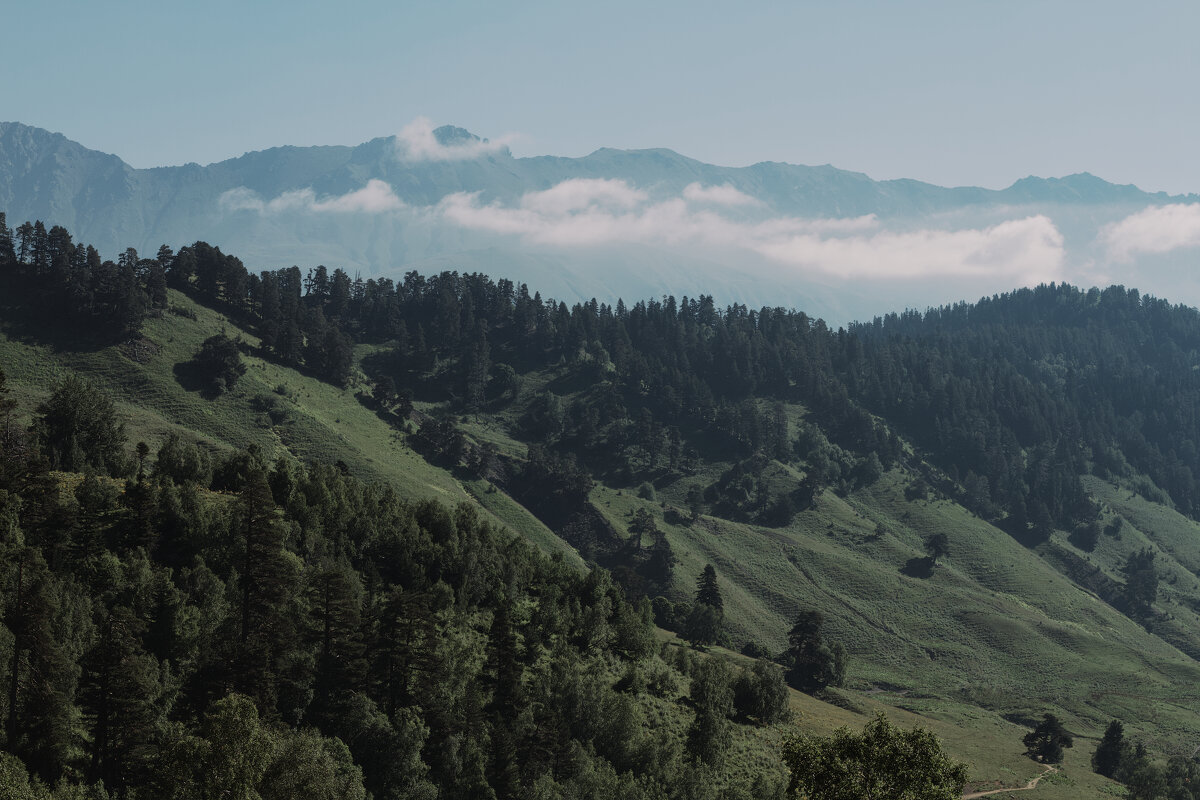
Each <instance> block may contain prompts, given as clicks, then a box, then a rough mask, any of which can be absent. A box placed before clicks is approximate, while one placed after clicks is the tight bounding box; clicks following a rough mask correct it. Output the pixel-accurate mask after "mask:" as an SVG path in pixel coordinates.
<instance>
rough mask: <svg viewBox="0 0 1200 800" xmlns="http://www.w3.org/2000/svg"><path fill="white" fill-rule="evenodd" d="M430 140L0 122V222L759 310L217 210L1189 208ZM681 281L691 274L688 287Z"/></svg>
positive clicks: (380, 234)
mask: <svg viewBox="0 0 1200 800" xmlns="http://www.w3.org/2000/svg"><path fill="white" fill-rule="evenodd" d="M432 133H433V140H435V141H436V145H435V144H433V143H432V142H430V143H429V146H430V147H434V148H445V153H450V154H453V153H455V152H456V151H455V150H454V149H453V148H465V149H464V150H463V151H462V152H463V153H466V154H467V157H443V156H442V154H441V153H440V151H436V152H434V154H433V157H423V158H407V157H405V155H404V153H403V152H402V148H401V145H400V143H399V142H398V140H397V138H396V137H381V138H377V139H372V140H371V141H368V142H365V143H363V144H360V145H357V146H354V147H349V146H337V145H335V146H314V147H294V146H283V147H274V148H270V149H267V150H262V151H256V152H250V153H246V154H245V155H242V156H239V157H237V158H232V159H228V160H225V161H221V162H217V163H214V164H209V165H207V166H201V165H199V164H195V163H189V164H184V165H182V166H170V167H156V168H151V169H135V168H133V167H131V166H129V165H128V164H126V163H125V162H124V161H122V160H121V159H120V158H118V157H117V156H115V155H110V154H106V153H101V152H98V151H95V150H90V149H88V148H86V147H84V146H83V145H81V144H79V143H77V142H75V141H72V140H71V139H68V138H67V137H65V136H63V135H62V134H58V133H51V132H49V131H46V130H43V129H40V128H35V127H31V126H28V125H24V124H21V123H16V122H7V123H0V210H4V211H6V212H7V213H8V217H9V220H10V221H23V220H25V219H42V220H43V221H45V222H47V224H61V225H64V226H65V227H67V228H68V229H70V230H71V231H72V232H74V233H76V235H77V236H78V237H79V238H80V239H81V240H83V241H87V242H89V243H92V244H94V245H95V246H96V247H97V248H99V249H100V251H101V253H102V254H104V255H105V256H106V257H108V256H112V255H114V254H115V253H117V252H119V251H120V250H122V249H124V248H125V247H129V246H133V247H136V248H138V249H139V250H154V249H156V248H157V247H158V245H159V244H161V243H164V242H166V243H168V244H171V245H172V246H179V245H180V244H183V243H187V242H192V241H195V240H198V239H204V240H210V241H219V242H221V244H222V246H223V247H227V248H228V249H229V250H230V251H232V252H236V253H238V254H239V255H241V256H243V258H245V259H247V261H248V263H250V264H251V265H252V266H253V267H256V268H267V267H277V266H281V265H285V264H290V263H296V264H299V265H301V266H304V267H311V266H315V265H316V264H318V263H326V264H329V265H331V266H335V265H336V266H343V267H346V268H348V269H353V270H360V271H363V272H365V273H367V274H380V273H393V274H400V273H401V272H402V271H404V270H405V269H409V268H424V267H425V266H426V265H428V264H434V263H436V264H438V265H445V264H447V263H450V264H456V265H458V266H459V267H461V268H462V269H464V270H476V269H478V270H485V271H490V270H491V268H490V267H489V261H490V260H498V261H499V262H500V263H501V265H502V267H503V268H502V270H499V271H504V272H506V273H508V274H512V275H514V276H515V277H518V278H521V279H526V280H529V281H530V282H531V283H534V282H536V283H538V284H539V285H541V286H544V287H547V288H548V289H550V290H552V291H557V292H561V293H562V294H563V295H564V299H577V298H586V297H587V296H589V295H595V296H599V297H607V298H613V297H615V296H617V295H624V296H627V297H631V296H645V295H654V294H660V293H687V291H689V290H692V289H693V288H695V286H703V287H705V288H707V290H708V291H717V292H725V294H726V295H727V297H726V298H725V299H728V300H733V301H739V300H740V301H744V302H751V303H758V302H767V301H777V300H778V297H779V295H780V288H781V286H782V285H783V284H780V285H775V286H771V285H760V284H762V281H761V276H759V278H756V279H755V280H752V281H747V280H745V276H744V275H742V273H741V272H739V271H734V270H730V267H731V266H738V267H741V266H745V265H741V264H737V263H736V262H734V261H732V260H731V259H730V258H729V257H728V256H727V255H717V254H709V253H704V252H701V253H691V254H688V255H681V254H679V253H676V252H673V251H667V250H664V249H662V248H655V247H653V246H647V245H645V244H644V243H640V242H635V243H632V244H631V243H622V242H617V243H616V246H617V249H615V250H610V251H605V252H604V253H600V252H599V251H597V250H596V249H595V248H592V249H591V250H584V249H578V250H573V251H567V250H565V249H562V248H559V249H557V250H553V251H552V252H551V251H536V249H535V251H530V250H529V248H526V247H524V246H523V244H521V243H519V242H516V241H515V240H513V239H512V237H508V238H505V237H503V236H497V235H493V234H491V233H481V232H479V231H476V230H463V229H460V228H456V227H452V226H446V225H442V224H440V223H435V222H430V221H429V215H425V216H424V217H418V218H408V219H404V220H399V219H397V218H395V217H387V216H384V215H379V214H374V215H372V214H339V215H331V214H327V215H322V216H321V218H319V219H318V218H316V217H315V216H314V215H305V214H299V213H291V214H284V213H276V214H254V213H250V212H248V211H246V210H245V209H232V210H231V209H230V208H229V207H228V205H224V206H223V204H222V202H221V201H222V198H223V197H228V193H230V192H239V193H242V194H244V195H246V196H250V197H254V198H257V199H258V200H260V201H261V202H262V203H269V202H270V201H271V200H272V199H274V198H280V197H284V196H287V195H288V193H296V192H305V191H309V192H311V195H312V197H313V198H316V199H317V200H319V199H320V198H331V197H339V196H343V195H346V194H347V193H352V192H356V191H359V190H362V189H363V188H364V187H365V186H367V185H368V183H369V182H371V181H382V182H383V183H384V184H386V185H387V188H390V191H391V192H392V193H394V197H395V198H397V199H398V200H399V201H401V202H402V203H403V204H405V205H406V206H408V207H412V208H415V209H423V208H426V207H434V206H437V204H439V203H441V202H443V201H444V200H445V199H446V198H447V197H448V196H451V195H454V194H456V193H467V194H469V195H471V196H473V198H474V200H473V201H474V202H476V203H478V204H480V205H481V206H488V205H489V204H500V205H503V206H505V207H510V206H513V207H515V206H518V205H519V204H520V202H521V199H522V198H523V197H524V196H525V195H526V194H527V193H529V192H540V191H545V190H547V189H550V188H551V187H554V186H556V185H559V184H561V183H562V182H564V181H569V180H574V179H583V180H589V181H623V182H625V183H626V184H628V185H629V186H630V187H633V188H634V189H636V190H638V191H641V192H643V193H645V195H646V196H647V197H650V198H652V199H654V200H659V199H665V198H672V197H678V196H680V194H681V193H682V192H684V191H685V190H686V189H687V187H689V186H691V185H693V184H698V185H700V186H703V187H732V189H735V190H737V192H740V193H742V194H743V195H745V196H746V197H748V198H751V199H752V200H753V201H754V203H755V204H756V205H755V208H757V209H758V212H759V214H760V216H761V215H774V216H775V217H782V218H788V219H792V218H802V219H814V220H831V219H842V218H861V217H865V216H867V215H875V217H876V218H878V219H879V220H881V221H883V222H884V223H886V224H895V225H899V226H905V225H907V226H912V225H913V224H915V221H918V220H921V219H923V218H927V217H930V216H932V215H942V216H947V215H957V217H966V216H971V217H978V216H983V217H986V218H987V219H989V220H991V219H992V217H994V216H995V215H996V214H997V213H1000V211H998V210H1003V209H1008V208H1010V207H1018V208H1020V209H1025V210H1029V211H1028V213H1042V212H1043V210H1044V209H1046V208H1055V209H1059V210H1062V209H1065V212H1063V213H1066V214H1067V216H1072V215H1074V217H1078V218H1080V219H1082V220H1083V222H1082V223H1081V224H1082V225H1083V227H1084V228H1085V229H1086V230H1085V233H1083V234H1080V238H1086V236H1091V235H1092V234H1093V233H1094V230H1095V229H1096V227H1097V225H1098V224H1099V223H1100V222H1103V221H1104V220H1105V219H1111V218H1113V216H1114V214H1115V212H1111V213H1109V214H1108V216H1107V217H1104V215H1103V214H1101V215H1100V217H1103V219H1099V218H1098V217H1097V214H1096V211H1095V210H1096V209H1098V208H1103V209H1120V210H1121V211H1122V213H1124V212H1128V211H1131V210H1134V209H1139V208H1144V207H1146V206H1154V205H1164V204H1168V203H1186V202H1194V201H1197V200H1200V197H1198V196H1197V195H1186V196H1170V195H1167V194H1165V193H1162V192H1157V193H1151V192H1144V191H1142V190H1140V189H1138V188H1137V187H1135V186H1130V185H1126V186H1121V185H1117V184H1113V183H1109V182H1107V181H1104V180H1103V179H1101V178H1098V177H1095V176H1093V175H1090V174H1087V173H1082V174H1078V175H1070V176H1067V177H1063V178H1036V177H1028V178H1024V179H1021V180H1019V181H1017V182H1015V183H1014V184H1013V185H1012V186H1010V187H1008V188H1006V189H1002V190H990V189H983V188H979V187H952V188H947V187H941V186H935V185H933V184H929V183H924V182H921V181H917V180H911V179H902V180H885V181H876V180H873V179H871V178H870V177H868V176H867V175H865V174H862V173H858V172H852V171H848V170H843V169H838V168H835V167H832V166H828V165H825V166H801V165H793V164H783V163H776V162H761V163H758V164H753V165H751V166H746V167H721V166H715V165H712V164H706V163H703V162H700V161H697V160H695V159H691V158H688V157H686V156H683V155H680V154H679V153H676V152H674V151H672V150H667V149H646V150H617V149H613V148H601V149H599V150H596V151H595V152H593V153H591V154H589V155H587V156H583V157H580V158H567V157H560V156H534V157H524V158H515V157H513V156H512V154H511V152H509V150H508V149H507V148H506V147H503V146H501V145H490V144H488V143H486V140H483V139H480V138H479V137H477V136H475V135H474V134H472V133H470V132H468V131H466V130H464V129H462V128H455V127H452V126H443V127H441V128H438V129H436V130H434V131H433V132H432ZM1023 213H1024V212H1023ZM988 215H991V216H988ZM957 217H956V218H957ZM1097 219H1099V222H1097ZM14 224H15V222H14ZM953 224H961V223H957V222H956V223H953ZM1072 224H1073V223H1071V222H1069V221H1068V223H1066V227H1065V229H1064V230H1065V233H1066V234H1067V235H1068V237H1070V236H1071V232H1070V229H1071V227H1072ZM618 262H619V264H620V266H619V268H618V269H617V272H618V273H620V274H621V275H623V277H620V278H619V279H618V278H615V277H613V275H605V274H602V273H604V272H605V269H604V268H603V265H604V264H617V263H618ZM521 263H528V265H529V266H528V270H529V271H530V272H529V274H527V275H525V274H521V270H520V269H515V270H514V268H513V267H514V266H515V265H519V264H521ZM692 275H694V278H695V279H694V280H691V279H689V276H692ZM726 276H729V277H728V278H727V277H726ZM802 277H803V278H804V280H800V281H799V282H797V280H796V279H795V275H794V274H788V275H784V276H783V280H784V281H785V282H787V281H790V282H791V283H789V284H788V288H789V291H786V292H784V295H785V297H786V298H787V301H788V304H790V305H797V304H804V303H806V302H807V303H809V304H811V305H813V306H814V307H815V309H816V310H817V311H818V312H820V311H829V310H833V311H832V313H835V314H836V313H837V311H836V310H835V309H841V310H845V311H846V312H848V313H856V312H858V311H859V309H858V308H857V306H856V304H855V303H854V302H850V301H846V300H845V298H844V297H843V295H845V294H846V290H845V287H840V286H832V287H831V286H830V285H829V280H827V279H825V278H823V277H821V276H817V277H815V278H811V277H810V276H802ZM681 278H682V281H681ZM689 284H692V285H689ZM793 284H794V285H793ZM999 288H1004V287H999ZM963 291H968V289H964V290H963ZM934 299H935V301H938V300H940V298H934ZM945 299H953V298H945ZM893 305H894V302H893V303H892V304H891V305H889V308H890V307H892V306H893Z"/></svg>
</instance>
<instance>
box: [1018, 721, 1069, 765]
mask: <svg viewBox="0 0 1200 800" xmlns="http://www.w3.org/2000/svg"><path fill="white" fill-rule="evenodd" d="M1021 741H1022V742H1023V743H1024V745H1025V753H1026V755H1028V756H1029V757H1030V758H1033V759H1036V760H1037V761H1041V762H1042V763H1043V764H1059V763H1061V762H1062V759H1063V748H1065V747H1073V746H1074V744H1075V739H1074V738H1073V737H1072V736H1071V734H1069V733H1067V729H1066V728H1064V727H1063V724H1062V723H1061V722H1060V721H1059V719H1058V717H1056V716H1054V715H1053V714H1045V715H1043V717H1042V721H1041V722H1039V723H1038V724H1037V727H1035V728H1034V729H1033V730H1032V731H1030V732H1029V733H1027V734H1025V737H1024V738H1023V739H1022V740H1021Z"/></svg>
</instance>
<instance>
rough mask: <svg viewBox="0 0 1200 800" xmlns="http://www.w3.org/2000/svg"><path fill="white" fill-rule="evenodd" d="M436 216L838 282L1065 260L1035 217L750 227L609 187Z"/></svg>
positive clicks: (451, 204) (1050, 269) (455, 200)
mask: <svg viewBox="0 0 1200 800" xmlns="http://www.w3.org/2000/svg"><path fill="white" fill-rule="evenodd" d="M697 188H698V189H699V187H697ZM701 191H704V190H701ZM735 191H736V190H735ZM685 194H686V192H685ZM693 194H695V191H693ZM433 213H434V214H435V215H437V216H439V217H441V218H443V219H445V220H448V221H450V222H452V223H454V224H457V225H460V226H462V227H464V228H468V229H472V230H481V231H488V232H492V233H500V234H508V235H515V236H520V237H521V238H523V239H524V240H525V241H527V242H529V243H532V244H541V245H554V246H563V247H589V246H597V245H606V244H627V243H640V244H650V245H669V246H685V247H686V246H694V247H702V248H706V249H713V248H721V249H726V250H730V251H739V250H740V251H743V252H746V251H748V252H751V253H755V254H757V255H759V256H762V257H764V258H767V259H769V260H770V261H773V262H775V263H777V264H779V265H782V266H784V267H791V268H797V269H802V270H806V271H817V272H822V273H826V274H828V275H833V276H839V277H842V278H919V277H931V276H955V277H962V276H987V277H992V278H1006V279H1009V280H1017V281H1019V282H1022V283H1037V282H1040V281H1047V280H1057V279H1060V278H1061V271H1062V267H1063V258H1064V249H1063V237H1062V234H1061V233H1059V231H1058V229H1057V228H1056V227H1055V226H1054V223H1053V222H1052V221H1051V220H1050V219H1049V218H1048V217H1045V216H1041V215H1038V216H1030V217H1026V218H1024V219H1014V220H1009V221H1005V222H1001V223H999V224H996V225H992V226H989V227H986V228H972V229H966V230H918V231H908V232H894V231H881V230H879V229H878V227H879V221H878V220H877V219H876V218H875V216H874V215H868V216H865V217H855V218H849V219H833V220H807V219H801V218H797V217H774V218H768V219H763V220H759V221H749V222H747V221H740V220H733V219H730V218H728V217H726V216H723V215H722V214H721V213H718V212H717V211H714V210H711V209H705V208H701V209H696V208H693V207H692V206H691V205H690V204H689V202H688V200H687V199H685V198H684V197H679V198H673V199H668V200H663V201H658V202H651V201H650V199H649V198H648V196H647V195H646V194H645V193H644V192H641V191H639V190H636V189H634V188H632V187H630V186H629V185H628V184H626V183H624V182H623V181H611V180H607V181H597V180H572V181H566V182H564V183H562V184H558V185H557V186H555V187H553V188H551V189H547V190H545V191H541V192H531V193H529V194H526V195H525V196H524V197H523V198H522V199H521V200H520V201H519V202H518V203H516V204H515V205H504V204H501V203H492V204H487V205H484V204H481V203H480V202H479V195H478V193H475V194H467V193H457V194H452V195H449V196H447V197H445V198H444V199H443V200H442V201H441V203H439V204H438V206H437V207H436V209H434V211H433Z"/></svg>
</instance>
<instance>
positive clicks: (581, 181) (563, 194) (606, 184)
mask: <svg viewBox="0 0 1200 800" xmlns="http://www.w3.org/2000/svg"><path fill="white" fill-rule="evenodd" d="M648 199H649V195H647V194H646V193H645V192H643V191H641V190H640V189H634V188H633V187H632V186H630V185H629V184H627V183H626V182H625V181H620V180H609V179H604V178H572V179H570V180H566V181H563V182H562V183H557V184H555V185H554V186H552V187H551V188H549V189H545V190H543V191H540V192H526V193H525V194H524V195H523V196H522V197H521V207H522V208H525V209H528V210H530V211H533V212H536V213H538V214H544V215H547V216H556V215H557V216H563V215H566V214H569V213H572V212H578V211H584V210H587V209H593V208H596V209H599V208H610V209H622V208H633V207H635V206H638V205H641V204H642V203H644V202H646V201H647V200H648Z"/></svg>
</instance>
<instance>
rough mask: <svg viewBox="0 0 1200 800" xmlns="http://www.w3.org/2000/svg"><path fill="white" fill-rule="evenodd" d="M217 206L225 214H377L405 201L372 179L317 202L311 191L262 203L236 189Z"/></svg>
mask: <svg viewBox="0 0 1200 800" xmlns="http://www.w3.org/2000/svg"><path fill="white" fill-rule="evenodd" d="M218 202H219V204H220V207H221V209H222V210H224V211H257V212H258V213H260V214H280V213H283V212H285V211H312V212H317V213H325V212H333V213H342V214H347V213H354V212H360V213H368V214H379V213H383V212H387V211H398V210H400V209H401V208H404V201H403V200H401V199H400V198H399V197H397V196H396V193H395V192H394V191H392V187H391V186H389V185H388V184H387V183H385V182H383V181H381V180H377V179H374V178H372V179H371V180H369V181H367V185H366V186H364V187H363V188H361V189H358V190H356V191H353V192H347V193H346V194H343V195H338V196H336V197H326V198H318V197H317V195H316V192H314V191H313V190H312V189H296V190H293V191H290V192H284V193H283V194H281V195H279V196H278V197H276V198H274V199H272V200H263V199H262V197H261V196H259V194H258V193H257V192H255V191H252V190H250V189H247V188H246V187H245V186H239V187H237V188H236V189H230V190H229V191H227V192H225V193H224V194H222V195H221V197H220V199H219V201H218Z"/></svg>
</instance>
